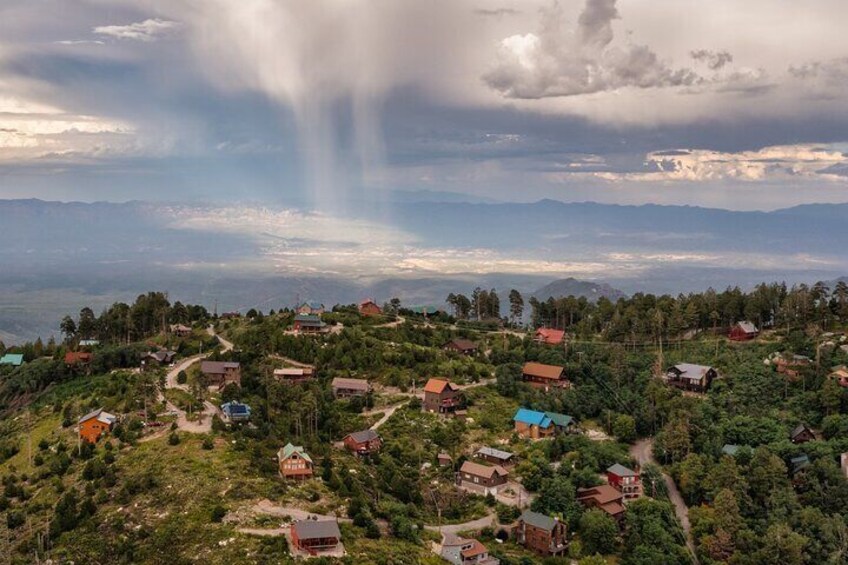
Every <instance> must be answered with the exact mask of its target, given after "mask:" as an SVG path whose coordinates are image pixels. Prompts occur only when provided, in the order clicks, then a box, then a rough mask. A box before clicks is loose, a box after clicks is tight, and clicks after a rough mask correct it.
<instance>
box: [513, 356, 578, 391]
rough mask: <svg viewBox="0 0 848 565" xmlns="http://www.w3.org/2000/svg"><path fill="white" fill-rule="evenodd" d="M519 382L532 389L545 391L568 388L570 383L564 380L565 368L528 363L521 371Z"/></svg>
mask: <svg viewBox="0 0 848 565" xmlns="http://www.w3.org/2000/svg"><path fill="white" fill-rule="evenodd" d="M521 380H523V381H524V382H525V383H527V384H529V385H530V386H532V387H534V388H539V389H542V390H545V391H548V390H550V389H551V388H570V387H571V382H570V381H569V380H568V379H566V378H565V367H560V366H559V365H545V364H544V363H536V362H532V361H531V362H528V363H525V364H524V367H523V368H522V369H521Z"/></svg>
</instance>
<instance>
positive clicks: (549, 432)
mask: <svg viewBox="0 0 848 565" xmlns="http://www.w3.org/2000/svg"><path fill="white" fill-rule="evenodd" d="M512 421H513V423H514V424H515V432H516V433H517V434H518V435H519V436H520V437H522V438H527V439H542V438H547V437H553V436H554V435H555V434H557V433H561V432H567V431H570V430H571V429H572V427H573V426H574V419H573V418H572V417H571V416H567V415H566V414H558V413H556V412H538V411H536V410H529V409H527V408H519V409H518V411H517V412H516V413H515V416H513V418H512Z"/></svg>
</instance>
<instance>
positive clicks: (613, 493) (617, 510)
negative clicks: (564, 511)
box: [577, 485, 625, 525]
mask: <svg viewBox="0 0 848 565" xmlns="http://www.w3.org/2000/svg"><path fill="white" fill-rule="evenodd" d="M577 501H578V502H580V503H581V504H582V505H583V506H585V507H586V508H598V509H600V510H603V511H604V512H606V513H607V514H609V515H610V516H611V517H613V518H614V519H615V520H616V522H618V523H619V525H620V524H621V523H622V521H623V520H624V512H625V509H624V495H623V494H622V493H621V491H619V490H618V489H617V488H615V487H614V486H612V485H600V486H596V487H589V488H579V489H577Z"/></svg>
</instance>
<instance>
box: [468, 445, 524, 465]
mask: <svg viewBox="0 0 848 565" xmlns="http://www.w3.org/2000/svg"><path fill="white" fill-rule="evenodd" d="M474 456H475V457H476V458H477V459H480V460H482V461H486V462H487V463H493V464H495V465H500V466H501V467H504V468H506V467H510V466H512V465H514V464H515V454H514V453H510V452H509V451H503V450H502V449H495V448H494V447H485V446H484V447H481V448H480V449H478V450H477V451H475V452H474Z"/></svg>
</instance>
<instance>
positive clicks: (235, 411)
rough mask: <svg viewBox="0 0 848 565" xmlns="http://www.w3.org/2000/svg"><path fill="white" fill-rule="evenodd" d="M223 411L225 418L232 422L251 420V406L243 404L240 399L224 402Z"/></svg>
mask: <svg viewBox="0 0 848 565" xmlns="http://www.w3.org/2000/svg"><path fill="white" fill-rule="evenodd" d="M221 412H222V413H223V414H224V420H228V421H230V422H247V421H248V420H250V406H248V405H247V404H242V403H241V402H239V401H238V400H233V401H231V402H225V403H224V404H222V405H221Z"/></svg>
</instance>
